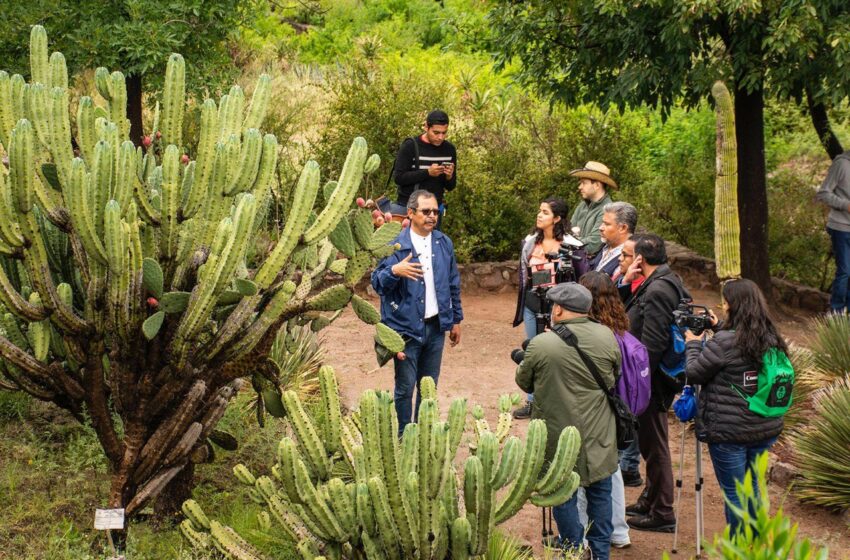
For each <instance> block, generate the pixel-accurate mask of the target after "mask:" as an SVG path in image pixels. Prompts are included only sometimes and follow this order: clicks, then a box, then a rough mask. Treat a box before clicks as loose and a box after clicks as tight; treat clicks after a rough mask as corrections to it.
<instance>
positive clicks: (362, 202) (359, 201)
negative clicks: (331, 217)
mask: <svg viewBox="0 0 850 560" xmlns="http://www.w3.org/2000/svg"><path fill="white" fill-rule="evenodd" d="M357 206H359V207H360V208H363V207H364V206H366V200H364V199H363V197H362V196H358V197H357Z"/></svg>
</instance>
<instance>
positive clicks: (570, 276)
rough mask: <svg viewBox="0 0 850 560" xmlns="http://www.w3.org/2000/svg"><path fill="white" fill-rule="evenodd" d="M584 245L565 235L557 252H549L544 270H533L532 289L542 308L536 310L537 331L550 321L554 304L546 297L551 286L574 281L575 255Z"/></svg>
mask: <svg viewBox="0 0 850 560" xmlns="http://www.w3.org/2000/svg"><path fill="white" fill-rule="evenodd" d="M582 247H584V243H582V242H581V241H579V240H578V239H576V238H575V237H573V236H572V235H569V234H567V235H565V236H564V239H563V240H562V241H561V245H560V247H558V251H557V252H553V253H547V254H546V259H547V260H548V261H549V262H548V263H546V264H547V265H551V266H546V267H545V268H544V269H542V270H538V271H532V272H531V291H532V292H534V294H535V295H537V297H538V298H539V301H540V308H539V310H537V311H536V312H535V319H536V321H535V322H536V324H537V332H538V333H541V332H543V330H544V329H545V328H546V326H547V325H549V323H550V319H551V313H552V304H551V303H550V302H549V300H548V299H546V293H547V292H548V291H549V288H551V287H552V286H554V285H555V284H560V283H562V282H574V281H576V279H577V274H576V270H575V266H574V265H573V255H574V253H575V252H576V251H577V250H578V249H581V248H582Z"/></svg>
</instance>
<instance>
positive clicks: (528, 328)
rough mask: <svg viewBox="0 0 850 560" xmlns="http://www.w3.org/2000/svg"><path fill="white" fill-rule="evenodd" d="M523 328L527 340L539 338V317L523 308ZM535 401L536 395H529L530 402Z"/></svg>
mask: <svg viewBox="0 0 850 560" xmlns="http://www.w3.org/2000/svg"><path fill="white" fill-rule="evenodd" d="M522 327H523V329H525V339H526V340H529V339H532V338H534V337H535V336H537V316H536V315H535V314H534V311H532V310H531V309H529V308H527V307H523V308H522ZM533 401H534V393H528V402H533Z"/></svg>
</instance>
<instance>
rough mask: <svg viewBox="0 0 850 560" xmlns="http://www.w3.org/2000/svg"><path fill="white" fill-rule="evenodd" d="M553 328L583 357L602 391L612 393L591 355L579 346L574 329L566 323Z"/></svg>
mask: <svg viewBox="0 0 850 560" xmlns="http://www.w3.org/2000/svg"><path fill="white" fill-rule="evenodd" d="M552 330H553V331H554V332H555V334H557V335H558V336H559V337H561V340H563V341H564V342H565V343H566V344H567V346H572V347H573V348H575V350H576V352H578V357H579V358H581V361H582V362H584V365H585V366H587V369H589V370H590V374H591V375H592V376H593V379H595V380H596V384H597V385H599V388H600V389H602V392H603V393H605V394H606V395H608V394H610V392H609V390H608V388H607V387H606V386H605V382H604V381H603V380H602V374H600V373H599V368H598V367H596V364H594V363H593V360H591V359H590V356H588V355H587V354H586V353H585V352H584V350H582V349H581V348H579V345H578V341H577V340H576V335H575V333H573V331H571V330H570V329H569V328H568V327H567V326H566V325H555V327H554V328H553V329H552Z"/></svg>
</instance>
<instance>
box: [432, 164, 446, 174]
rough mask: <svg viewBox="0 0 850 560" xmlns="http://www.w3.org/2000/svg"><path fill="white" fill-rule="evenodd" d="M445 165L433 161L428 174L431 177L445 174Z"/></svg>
mask: <svg viewBox="0 0 850 560" xmlns="http://www.w3.org/2000/svg"><path fill="white" fill-rule="evenodd" d="M444 169H445V168H444V167H443V166H442V165H437V164H436V163H432V164H431V167H429V168H428V175H430V176H431V177H439V176H440V175H442V174H443V171H444Z"/></svg>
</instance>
